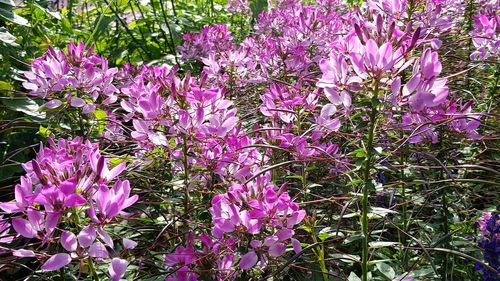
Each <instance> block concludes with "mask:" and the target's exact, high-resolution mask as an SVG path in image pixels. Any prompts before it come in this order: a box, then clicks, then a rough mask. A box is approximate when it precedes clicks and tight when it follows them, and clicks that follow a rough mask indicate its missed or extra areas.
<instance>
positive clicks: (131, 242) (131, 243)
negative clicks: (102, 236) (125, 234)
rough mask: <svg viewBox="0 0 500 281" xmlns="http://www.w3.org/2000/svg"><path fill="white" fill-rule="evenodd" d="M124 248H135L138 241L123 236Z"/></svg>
mask: <svg viewBox="0 0 500 281" xmlns="http://www.w3.org/2000/svg"><path fill="white" fill-rule="evenodd" d="M122 243H123V248H125V249H127V250H128V249H133V248H135V247H136V246H137V242H135V241H134V240H131V239H127V238H123V241H122Z"/></svg>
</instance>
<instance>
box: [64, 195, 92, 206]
mask: <svg viewBox="0 0 500 281" xmlns="http://www.w3.org/2000/svg"><path fill="white" fill-rule="evenodd" d="M86 202H87V201H86V200H85V198H83V196H81V195H80V194H71V195H70V196H68V197H66V200H64V207H75V206H81V205H83V204H85V203H86Z"/></svg>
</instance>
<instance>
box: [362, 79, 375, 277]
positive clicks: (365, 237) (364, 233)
mask: <svg viewBox="0 0 500 281" xmlns="http://www.w3.org/2000/svg"><path fill="white" fill-rule="evenodd" d="M377 105H378V83H377V84H375V90H374V91H373V96H372V108H371V112H370V129H369V132H368V144H367V147H366V150H367V152H366V160H365V166H364V168H365V169H364V173H363V180H364V184H363V197H362V199H361V206H362V215H361V226H362V236H363V241H362V247H363V249H362V251H363V253H362V260H361V271H362V281H368V254H369V247H368V242H369V231H368V211H369V209H368V196H369V189H370V188H371V187H372V186H373V183H372V181H371V177H370V170H371V168H372V164H373V163H372V157H373V139H374V137H375V127H376V123H377V114H378V110H377Z"/></svg>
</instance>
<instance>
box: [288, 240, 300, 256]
mask: <svg viewBox="0 0 500 281" xmlns="http://www.w3.org/2000/svg"><path fill="white" fill-rule="evenodd" d="M291 240H292V246H293V250H294V252H295V253H296V254H298V253H300V252H302V246H301V245H300V242H299V240H297V239H295V238H292V239H291Z"/></svg>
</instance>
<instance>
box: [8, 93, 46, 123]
mask: <svg viewBox="0 0 500 281" xmlns="http://www.w3.org/2000/svg"><path fill="white" fill-rule="evenodd" d="M2 103H3V104H4V105H5V106H7V107H8V108H10V109H12V110H14V111H19V112H22V113H24V114H26V115H29V116H33V117H36V118H41V119H43V118H45V113H44V112H39V111H38V110H39V109H40V106H39V105H38V104H37V103H36V102H35V101H33V100H32V99H30V98H28V97H19V98H16V99H4V100H2Z"/></svg>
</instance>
